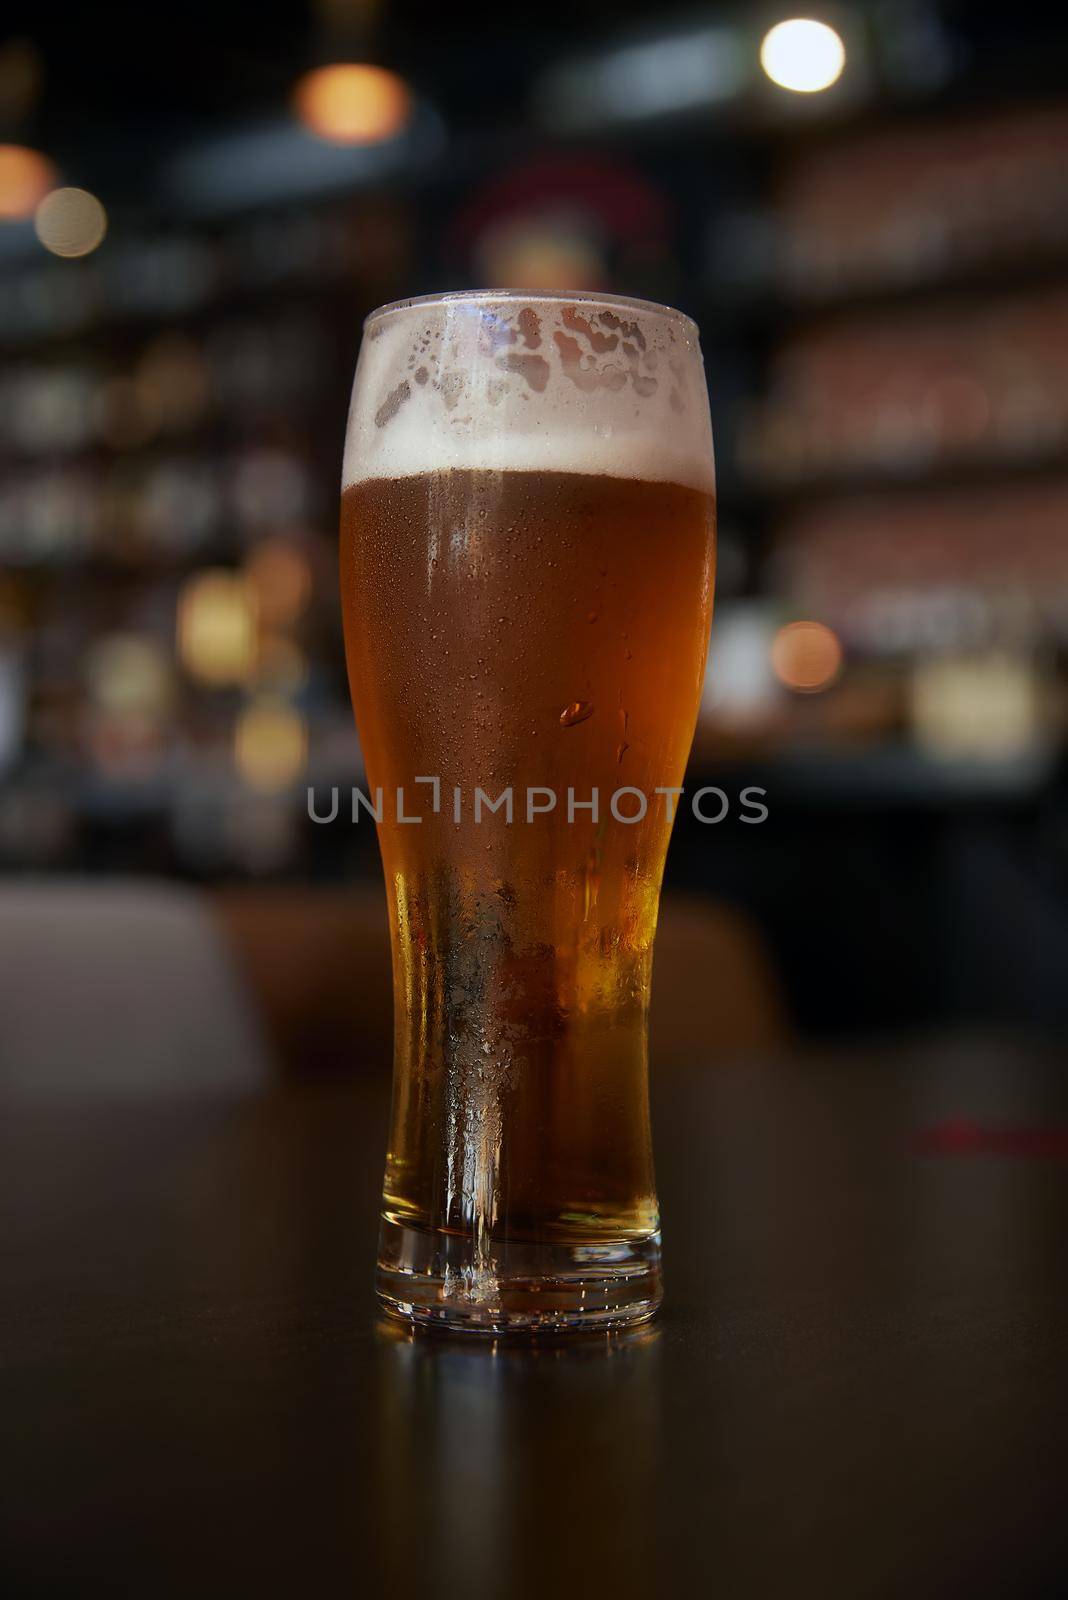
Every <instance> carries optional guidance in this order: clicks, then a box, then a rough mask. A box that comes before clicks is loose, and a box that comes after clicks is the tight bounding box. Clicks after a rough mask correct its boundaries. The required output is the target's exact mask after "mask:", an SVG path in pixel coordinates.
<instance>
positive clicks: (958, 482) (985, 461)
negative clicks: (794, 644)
mask: <svg viewBox="0 0 1068 1600" xmlns="http://www.w3.org/2000/svg"><path fill="white" fill-rule="evenodd" d="M1061 478H1066V481H1068V451H1057V452H1056V453H1055V454H1051V455H1042V456H1034V457H1030V456H1028V457H1021V458H1013V457H999V456H996V455H985V456H976V457H972V458H969V459H967V460H957V461H946V462H943V463H938V462H932V461H924V462H919V461H918V462H915V463H909V464H907V465H906V464H902V466H901V467H900V468H899V469H894V468H890V467H884V468H881V469H873V468H868V467H864V468H859V469H857V470H853V471H850V470H847V469H845V468H842V469H841V470H837V471H831V472H821V473H819V474H814V475H812V476H811V477H803V478H791V479H786V478H783V479H779V480H777V481H776V480H775V479H774V478H762V477H759V476H758V475H757V474H756V473H755V472H753V471H752V470H751V469H747V470H746V471H745V473H744V474H743V475H741V478H740V482H739V483H738V484H737V486H736V489H735V493H734V495H733V496H732V498H733V499H734V500H735V501H736V502H741V503H742V504H743V505H747V506H748V508H750V509H754V508H759V507H761V506H766V505H767V504H768V503H770V502H774V503H777V504H781V503H783V502H789V501H800V502H808V501H811V500H818V499H822V498H831V497H834V496H838V495H854V494H895V493H897V492H899V491H902V492H904V491H910V490H911V491H914V490H917V489H932V490H952V489H981V488H988V487H991V486H992V485H995V484H999V483H1006V484H1020V483H1056V482H1057V480H1058V479H1061Z"/></svg>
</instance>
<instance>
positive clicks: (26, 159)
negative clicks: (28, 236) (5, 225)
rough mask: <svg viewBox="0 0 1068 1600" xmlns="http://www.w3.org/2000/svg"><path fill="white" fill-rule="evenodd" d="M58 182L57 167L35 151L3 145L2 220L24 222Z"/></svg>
mask: <svg viewBox="0 0 1068 1600" xmlns="http://www.w3.org/2000/svg"><path fill="white" fill-rule="evenodd" d="M55 182H56V169H55V167H54V166H53V165H52V163H51V161H49V160H48V157H47V156H42V155H40V154H39V153H38V151H36V150H28V149H27V148H26V146H25V145H22V144H0V221H3V222H23V221H25V219H26V218H27V217H32V216H33V214H34V212H35V211H36V209H37V207H38V205H39V204H40V203H41V201H42V200H43V199H44V197H45V195H46V194H47V193H48V191H49V189H51V188H52V187H53V186H54V184H55Z"/></svg>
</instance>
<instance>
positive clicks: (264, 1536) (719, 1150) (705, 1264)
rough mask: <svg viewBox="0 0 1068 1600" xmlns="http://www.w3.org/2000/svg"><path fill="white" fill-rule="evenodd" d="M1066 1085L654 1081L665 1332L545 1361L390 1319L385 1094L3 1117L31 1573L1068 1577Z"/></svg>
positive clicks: (15, 1489)
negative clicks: (382, 1292)
mask: <svg viewBox="0 0 1068 1600" xmlns="http://www.w3.org/2000/svg"><path fill="white" fill-rule="evenodd" d="M1064 1069H1065V1063H1064V1061H1063V1059H1062V1058H1060V1057H1059V1056H1057V1055H1056V1054H1055V1053H1053V1052H1038V1051H1021V1050H1019V1049H1013V1048H1010V1047H999V1046H997V1045H994V1044H991V1043H990V1042H980V1043H972V1044H969V1043H967V1042H956V1043H943V1044H941V1045H926V1046H923V1047H920V1046H916V1047H911V1048H910V1047H906V1046H901V1047H899V1048H896V1049H893V1050H889V1049H882V1050H880V1051H878V1052H865V1051H862V1050H855V1051H848V1052H842V1053H838V1054H835V1055H833V1056H831V1057H823V1058H821V1059H798V1060H795V1061H783V1062H779V1063H771V1064H749V1065H737V1066H717V1067H714V1068H706V1069H704V1070H697V1069H694V1070H693V1071H689V1072H687V1073H685V1074H675V1075H672V1076H670V1077H669V1076H668V1075H666V1074H662V1075H660V1076H659V1077H657V1078H656V1080H655V1097H654V1099H655V1117H656V1121H655V1129H656V1141H657V1155H658V1165H659V1174H660V1187H661V1198H662V1201H663V1209H664V1226H665V1245H666V1267H667V1285H668V1287H667V1302H666V1306H665V1309H664V1312H663V1314H662V1316H661V1317H660V1318H659V1319H658V1320H657V1322H656V1323H654V1324H653V1325H652V1326H651V1327H649V1328H647V1329H646V1330H644V1331H639V1332H638V1333H636V1334H634V1335H632V1336H629V1337H615V1338H613V1337H610V1336H604V1335H600V1336H595V1337H592V1338H591V1339H589V1340H588V1341H582V1340H578V1341H572V1342H571V1343H563V1342H558V1343H555V1344H547V1345H544V1346H535V1347H530V1346H527V1347H518V1348H516V1347H510V1346H503V1345H497V1346H492V1345H487V1344H479V1343H476V1344H469V1343H462V1342H457V1341H455V1340H447V1339H442V1338H440V1337H439V1338H436V1339H435V1338H429V1339H427V1338H412V1337H410V1336H408V1335H407V1334H406V1333H405V1332H404V1331H403V1330H401V1331H394V1330H393V1329H392V1328H390V1327H386V1326H384V1325H382V1324H381V1323H380V1322H379V1321H378V1319H377V1316H376V1311H375V1307H374V1304H373V1300H372V1297H371V1294H370V1290H369V1284H370V1279H371V1272H372V1263H373V1255H374V1242H375V1212H376V1202H377V1193H378V1186H379V1181H380V1169H381V1156H382V1141H383V1134H384V1113H385V1093H384V1086H383V1085H382V1084H381V1083H379V1082H377V1081H374V1082H368V1083H366V1084H358V1085H356V1086H351V1087H347V1088H344V1089H340V1088H329V1089H323V1088H319V1089H307V1090H302V1091H300V1092H295V1091H288V1092H284V1093H283V1092H272V1093H271V1094H269V1095H265V1096H264V1097H262V1098H260V1099H249V1100H242V1101H234V1100H230V1101H227V1102H212V1101H198V1102H195V1103H189V1102H185V1103H182V1102H177V1101H173V1100H172V1101H170V1102H163V1101H157V1102H155V1103H149V1102H145V1103H138V1104H131V1103H129V1102H113V1103H111V1104H102V1103H96V1104H88V1103H83V1104H66V1105H59V1104H52V1105H39V1106H35V1107H31V1106H28V1105H25V1104H23V1105H22V1106H20V1107H7V1108H6V1109H5V1110H4V1111H3V1112H2V1114H0V1235H2V1255H0V1264H2V1288H3V1297H4V1306H3V1331H2V1340H3V1379H4V1389H3V1397H2V1417H3V1421H2V1424H0V1428H2V1436H3V1448H2V1452H0V1461H2V1466H0V1473H2V1480H3V1481H2V1483H0V1515H2V1518H3V1529H2V1537H0V1572H2V1573H3V1575H4V1578H5V1580H6V1587H5V1592H6V1593H9V1594H16V1595H18V1594H46V1593H47V1594H60V1593H70V1594H78V1595H82V1594H86V1593H94V1594H95V1593H97V1592H100V1593H113V1594H116V1595H118V1594H135V1595H158V1594H172V1593H173V1594H183V1595H189V1594H196V1593H204V1592H208V1593H213V1592H217V1591H218V1592H221V1591H224V1590H226V1591H228V1592H230V1593H238V1594H246V1593H248V1594H252V1593H256V1594H260V1593H271V1594H275V1593H277V1594H302V1595H303V1594H311V1595H318V1596H327V1595H334V1594H349V1593H354V1594H363V1593H366V1594H372V1595H373V1594H379V1593H381V1594H383V1595H388V1596H392V1595H396V1596H398V1597H401V1596H407V1595H413V1596H414V1595H417V1594H418V1595H438V1594H442V1595H453V1594H456V1595H460V1594H463V1595H468V1596H476V1597H478V1596H497V1595H500V1596H514V1595H519V1596H523V1595H527V1594H534V1593H539V1594H540V1593H554V1594H559V1595H561V1596H570V1595H573V1594H596V1595H613V1596H615V1595H629V1594H632V1593H639V1592H640V1593H643V1594H647V1595H653V1594H665V1595H678V1594H683V1593H686V1592H689V1589H690V1587H691V1586H692V1587H693V1589H694V1591H695V1592H697V1593H705V1594H715V1595H720V1596H723V1597H726V1600H734V1597H738V1596H750V1595H753V1596H774V1597H778V1596H781V1595H787V1594H789V1595H806V1596H807V1595H810V1594H811V1595H820V1596H848V1597H863V1596H869V1595H871V1596H890V1595H893V1596H897V1595H901V1596H909V1597H917V1596H920V1597H922V1596H927V1595H938V1596H943V1595H945V1596H956V1595H961V1596H965V1595H968V1596H971V1595H976V1594H980V1595H997V1596H1008V1595H1013V1596H1016V1595H1020V1594H1036V1595H1037V1594H1044V1593H1050V1592H1052V1591H1053V1589H1054V1588H1055V1587H1057V1586H1058V1585H1060V1586H1061V1587H1062V1592H1063V1585H1064V1583H1065V1582H1066V1581H1068V1550H1066V1540H1065V1511H1066V1499H1065V1491H1066V1487H1068V1470H1066V1469H1068V1403H1066V1396H1068V1382H1066V1363H1068V1324H1066V1311H1068V1292H1066V1291H1068V1132H1066V1131H1065V1130H1066V1129H1068V1074H1066V1072H1065V1070H1064Z"/></svg>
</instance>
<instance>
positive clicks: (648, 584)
mask: <svg viewBox="0 0 1068 1600" xmlns="http://www.w3.org/2000/svg"><path fill="white" fill-rule="evenodd" d="M569 304H570V303H569ZM598 304H599V305H600V304H601V302H598ZM514 313H515V315H516V320H517V321H519V320H520V319H521V317H522V311H521V310H520V308H519V307H516V308H514ZM424 314H425V313H424ZM607 315H608V317H609V319H610V321H609V323H607V324H602V327H607V328H608V329H609V331H610V332H611V331H615V330H613V329H612V328H611V322H613V321H617V316H616V313H615V312H614V311H612V310H610V309H609V310H608V312H607ZM542 316H543V317H544V316H545V313H544V311H543V312H542ZM578 316H579V318H580V320H582V321H584V322H585V321H586V320H587V318H586V316H584V315H583V313H578ZM521 325H522V324H521V322H520V326H521ZM563 326H564V328H565V329H567V332H566V333H565V338H571V337H572V332H573V327H568V324H566V323H565V324H563ZM527 328H528V330H529V328H530V324H529V322H528V323H527ZM465 331H466V330H465ZM607 336H608V335H607V334H606V335H605V336H604V337H605V338H607ZM501 342H503V343H504V344H505V346H506V348H507V347H508V341H506V340H504V341H502V340H501V339H500V330H499V328H498V327H496V326H493V327H491V337H490V340H489V341H488V352H487V341H486V339H485V338H484V337H483V336H482V330H478V338H477V342H476V345H475V348H474V353H473V354H472V351H471V350H470V349H467V351H466V365H465V367H464V370H465V371H468V372H470V370H471V368H472V367H475V370H476V371H477V362H478V360H479V359H480V358H483V357H485V356H486V355H487V353H488V354H489V356H491V357H492V356H493V354H494V351H495V349H496V350H497V352H498V353H499V347H500V343H501ZM622 342H624V341H623V340H622V339H620V340H618V341H617V344H618V343H622ZM626 342H631V341H626ZM409 347H410V340H409ZM635 347H636V348H637V346H635ZM415 348H416V353H417V356H418V355H419V353H420V348H419V342H418V341H416V345H415ZM566 354H567V352H566V350H562V351H561V356H562V357H563V356H566ZM443 366H444V361H443V360H439V374H440V371H441V368H442V367H443ZM494 366H495V367H496V368H497V370H500V368H499V365H498V364H497V363H496V362H495V363H494ZM414 370H416V371H418V370H419V369H418V368H416V369H414ZM583 370H586V369H583ZM595 371H596V369H595ZM393 375H394V376H395V372H394V374H393ZM427 381H428V382H429V372H428V380H427ZM565 381H566V380H565ZM415 382H416V384H418V383H419V380H418V378H416V379H415ZM402 383H403V380H402ZM545 388H546V389H547V388H548V382H546V385H545ZM408 389H409V394H408V396H406V397H405V400H407V399H410V398H411V395H412V390H411V383H410V382H409V384H408ZM396 391H397V385H393V386H391V387H390V388H389V389H388V391H387V400H386V401H385V402H380V403H379V404H378V405H377V406H376V410H375V415H376V416H378V417H381V415H382V404H383V403H384V404H385V405H386V407H387V410H388V406H389V400H388V394H395V393H396ZM379 392H380V391H379ZM543 392H544V391H539V390H536V389H535V390H532V391H531V395H530V398H528V399H527V400H526V402H525V404H526V406H527V407H529V406H531V405H532V404H535V405H536V404H538V403H539V402H538V396H539V394H541V393H543ZM579 392H580V394H581V393H582V391H581V390H580V391H579ZM637 392H638V395H639V397H640V395H641V385H640V384H639V386H638V390H637ZM653 392H654V393H655V392H656V391H653ZM523 393H524V390H523V389H522V388H520V389H519V390H518V394H519V395H520V396H521V395H522V394H523ZM359 396H360V381H359V379H358V383H357V397H356V400H354V415H355V414H356V413H357V410H358V401H359ZM608 397H609V398H614V397H615V395H614V392H613V391H612V390H609V391H608ZM476 398H478V396H477V394H476ZM569 398H570V396H569ZM700 399H701V400H703V394H702V395H701V396H700ZM497 404H498V406H499V405H500V400H498V402H497ZM523 404H524V402H523V401H522V400H521V399H519V398H516V399H515V400H514V401H513V409H514V408H515V407H519V406H522V405H523ZM453 409H455V408H453ZM634 409H637V410H638V411H639V413H640V411H641V408H640V406H639V407H637V408H634ZM487 410H488V407H487ZM582 410H583V411H584V412H586V411H588V412H589V413H590V414H591V415H596V414H599V409H598V406H597V404H596V400H594V399H591V400H590V401H589V402H584V404H583V407H582ZM398 415H399V414H398V413H393V414H392V415H390V416H387V418H386V422H385V423H384V424H381V427H382V428H383V430H386V429H388V426H389V425H390V424H391V423H392V422H393V420H394V418H395V417H397V416H398ZM430 416H431V418H433V416H434V410H433V408H430ZM703 416H704V418H705V419H707V412H704V413H703ZM543 420H544V421H545V422H546V423H552V422H553V420H554V417H553V412H552V411H551V410H550V408H549V406H548V404H547V403H545V404H544V418H543ZM700 420H701V417H700V415H699V417H698V424H699V423H700ZM522 423H523V431H520V432H519V433H518V435H517V436H516V437H513V438H512V441H511V442H512V444H513V449H512V451H511V452H509V450H508V449H507V445H508V442H509V434H508V432H507V430H506V431H505V438H504V447H503V448H502V442H501V439H500V437H499V435H497V434H495V435H494V439H493V442H492V448H491V447H490V441H488V440H486V441H483V444H484V449H483V450H482V451H481V452H480V451H479V450H478V449H475V448H471V446H470V443H469V441H467V440H465V441H464V443H465V446H466V448H465V449H464V450H463V451H461V452H459V455H460V458H461V459H459V460H457V459H456V456H457V452H456V451H453V452H448V451H446V450H445V449H444V448H441V449H440V450H439V452H438V456H437V459H435V456H434V452H433V450H431V451H430V452H429V453H428V451H427V446H426V439H425V437H423V438H416V437H412V438H410V440H409V446H408V450H407V453H406V454H405V453H401V452H399V451H398V450H397V448H396V447H394V448H393V449H392V451H390V452H389V459H388V460H386V461H384V462H383V463H382V465H384V466H386V467H387V468H391V469H392V470H390V471H388V472H386V473H384V474H383V475H377V474H376V473H374V472H372V471H370V470H368V468H369V467H370V466H373V465H374V463H373V461H371V462H368V463H367V466H365V467H364V468H363V472H364V473H365V474H366V475H361V465H360V458H359V456H357V458H356V465H355V467H354V468H353V470H352V478H351V481H349V482H348V484H347V486H346V487H345V490H344V495H343V500H342V518H341V586H342V603H343V612H344V622H345V637H346V650H347V658H348V667H349V677H350V685H351V689H352V697H353V703H354V706H355V709H356V716H357V722H358V726H359V731H360V737H361V744H362V748H363V753H364V757H365V762H366V769H367V779H366V792H367V799H368V803H369V805H372V806H373V807H374V809H375V812H376V815H377V818H378V829H379V841H380V847H381V853H382V861H383V867H384V871H385V878H386V888H387V896H388V900H389V908H390V920H391V929H392V939H393V960H394V998H395V1060H394V1103H393V1114H392V1126H391V1131H390V1139H389V1151H388V1156H387V1166H386V1178H385V1188H384V1198H383V1222H382V1239H381V1251H380V1266H379V1290H380V1293H381V1294H382V1296H383V1298H384V1300H385V1302H386V1304H387V1306H388V1307H389V1308H391V1309H393V1310H397V1309H398V1308H400V1309H402V1310H404V1311H405V1312H406V1313H407V1314H408V1315H410V1316H413V1317H416V1318H423V1319H427V1320H434V1319H438V1320H443V1321H447V1322H452V1323H455V1324H457V1325H459V1326H469V1327H477V1328H489V1329H493V1330H497V1331H501V1330H506V1329H508V1328H510V1327H512V1326H517V1325H518V1326H535V1327H537V1326H543V1325H547V1326H574V1325H581V1324H582V1323H583V1322H584V1321H593V1322H600V1323H601V1324H602V1325H603V1324H604V1323H605V1322H613V1321H627V1320H636V1319H638V1318H640V1317H641V1316H644V1315H648V1314H649V1313H650V1312H651V1311H652V1310H653V1309H655V1306H656V1303H657V1301H658V1298H659V1219H658V1213H657V1201H656V1192H655V1184H654V1179H653V1168H652V1156H651V1145H650V1132H649V1116H648V1097H647V1082H646V1079H647V1070H646V1019H647V1011H648V1000H649V987H650V972H651V963H652V948H653V936H654V932H655V927H656V916H657V905H658V897H659V890H660V881H661V876H662V872H663V866H664V857H665V853H666V850H667V844H668V838H669V835H670V831H671V818H672V815H673V809H674V796H673V794H672V791H674V790H676V789H677V788H678V786H679V785H680V784H681V783H682V773H683V769H684V767H685V764H686V758H687V754H688V751H689V745H690V741H691V738H692V734H693V727H694V721H695V718H696V714H697V706H698V701H699V697H700V691H701V684H702V680H703V675H704V664H705V653H706V649H707V639H708V626H709V618H710V610H711V603H712V579H713V551H714V496H713V491H712V485H711V479H710V468H709V466H708V463H707V462H706V461H704V460H702V459H701V458H700V456H699V455H698V456H697V457H696V459H695V461H694V462H693V464H690V463H688V462H687V463H683V467H682V469H681V470H680V469H679V468H678V466H676V473H675V476H669V477H656V476H652V475H649V474H650V469H653V468H655V466H656V464H657V463H656V460H655V456H656V452H655V450H650V448H649V446H648V444H646V447H645V449H644V451H630V452H628V451H624V452H623V454H622V458H620V457H619V452H618V447H617V452H616V458H615V459H609V458H608V453H607V452H606V451H605V450H604V448H603V447H601V448H598V447H597V443H596V441H595V440H594V441H590V442H588V443H584V442H583V437H582V433H581V430H579V435H578V437H577V438H569V437H568V434H567V431H566V430H565V429H563V428H562V427H561V424H560V421H559V418H558V417H557V418H556V428H555V430H553V431H555V433H556V437H555V439H554V440H551V443H550V447H549V448H548V449H545V447H544V443H543V442H542V441H539V442H538V449H537V450H536V451H533V452H532V450H531V445H532V440H531V437H530V431H531V430H530V428H529V418H528V417H527V416H523V417H522ZM350 426H351V424H350ZM445 426H447V423H446V424H445ZM518 426H519V424H518V422H517V428H518ZM705 428H707V420H705ZM694 432H695V433H697V435H698V437H699V438H702V437H703V433H702V430H701V428H700V426H696V427H695V428H694ZM638 438H640V432H638ZM634 442H636V441H634ZM480 453H483V454H485V455H486V456H487V457H488V458H489V464H487V465H481V464H479V462H478V459H477V457H478V455H479V454H480ZM532 453H533V454H537V455H539V456H540V461H539V464H537V465H530V464H527V461H528V459H529V457H530V456H531V454H532ZM371 454H372V452H371V451H368V452H367V455H368V456H370V455H371ZM669 454H670V452H669ZM509 455H511V457H512V459H513V460H514V462H515V464H509V460H508V458H509ZM450 456H451V457H452V459H450ZM586 458H588V464H589V465H590V466H591V467H593V468H595V469H598V470H581V469H582V468H583V467H584V466H585V465H586V464H587V459H586ZM605 467H614V468H615V469H616V470H614V471H607V470H601V469H603V468H605ZM398 468H399V469H401V470H397V469H398ZM404 468H411V469H412V470H403V469H404ZM638 468H641V471H640V472H639V471H638V470H636V469H638ZM346 476H347V477H348V470H347V472H346ZM679 480H681V481H679Z"/></svg>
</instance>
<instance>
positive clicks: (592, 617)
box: [586, 611, 597, 622]
mask: <svg viewBox="0 0 1068 1600" xmlns="http://www.w3.org/2000/svg"><path fill="white" fill-rule="evenodd" d="M586 621H587V622H596V621H597V613H596V611H587V613H586Z"/></svg>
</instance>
